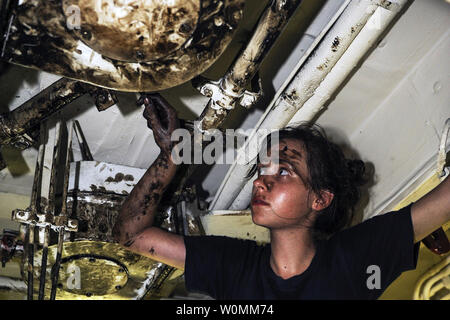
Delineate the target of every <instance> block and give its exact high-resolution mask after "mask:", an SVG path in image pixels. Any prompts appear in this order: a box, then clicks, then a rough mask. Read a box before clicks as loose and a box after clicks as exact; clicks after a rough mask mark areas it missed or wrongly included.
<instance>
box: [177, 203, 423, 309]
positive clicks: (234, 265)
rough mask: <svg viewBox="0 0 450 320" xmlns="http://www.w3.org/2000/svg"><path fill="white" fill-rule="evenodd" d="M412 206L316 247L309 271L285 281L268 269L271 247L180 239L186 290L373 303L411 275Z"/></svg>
mask: <svg viewBox="0 0 450 320" xmlns="http://www.w3.org/2000/svg"><path fill="white" fill-rule="evenodd" d="M410 209H411V205H409V206H407V207H405V208H403V209H401V210H399V211H397V212H390V213H386V214H383V215H379V216H376V217H374V218H372V219H368V220H366V221H364V222H363V223H361V224H358V225H356V226H354V227H351V228H348V229H346V230H344V231H341V232H339V233H337V234H335V235H334V236H333V237H332V238H330V239H329V240H326V241H320V242H318V244H317V246H316V254H315V255H314V258H313V260H312V261H311V264H310V265H309V267H308V268H307V269H306V270H305V271H304V272H303V273H301V274H300V275H296V276H293V277H291V278H289V279H283V278H281V277H279V276H277V275H276V274H275V273H274V272H273V270H272V268H271V267H270V264H269V258H270V253H271V247H270V244H267V245H258V244H257V243H256V242H254V241H250V240H240V239H233V238H228V237H221V236H197V237H195V236H194V237H185V240H184V242H185V245H186V262H185V282H186V288H187V290H188V291H191V292H202V293H206V294H208V295H210V296H211V297H213V298H215V299H231V300H241V299H258V300H261V299H338V300H340V299H376V298H378V297H379V296H380V295H381V294H382V293H383V291H384V290H385V289H386V288H387V287H388V286H389V284H390V283H391V282H392V281H394V280H395V279H396V278H397V277H398V276H399V275H400V274H401V273H402V272H404V271H407V270H411V269H415V268H416V263H417V256H418V250H419V243H417V244H416V245H414V231H413V226H412V220H411V210H410Z"/></svg>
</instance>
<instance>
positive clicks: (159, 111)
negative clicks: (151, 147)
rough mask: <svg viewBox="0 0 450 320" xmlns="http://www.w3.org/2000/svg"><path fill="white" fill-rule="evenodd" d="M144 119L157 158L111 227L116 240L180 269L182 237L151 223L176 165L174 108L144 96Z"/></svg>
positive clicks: (149, 96) (176, 122)
mask: <svg viewBox="0 0 450 320" xmlns="http://www.w3.org/2000/svg"><path fill="white" fill-rule="evenodd" d="M143 102H144V104H145V110H144V118H146V119H147V124H148V126H149V128H151V129H152V130H153V135H154V138H155V141H156V143H157V144H158V146H159V147H160V149H161V152H160V154H159V156H158V158H157V159H156V160H155V161H154V162H153V164H152V165H151V166H150V168H149V169H148V170H147V171H146V172H145V174H144V175H143V176H142V178H141V180H139V182H138V183H137V184H136V186H135V187H134V188H133V190H132V191H131V193H130V195H129V196H128V198H127V199H126V200H125V202H124V203H123V205H122V208H121V210H120V213H119V216H118V218H117V220H116V223H115V225H114V228H113V235H114V238H115V240H116V241H118V242H119V243H120V244H121V245H123V246H124V247H126V248H127V249H129V250H131V251H133V252H136V253H139V254H141V255H144V256H148V257H150V258H153V259H155V260H158V261H161V262H164V263H166V264H168V265H171V266H174V267H176V268H180V269H184V261H185V256H186V249H185V246H184V240H183V237H182V236H180V235H177V234H174V233H170V232H167V231H165V230H162V229H160V228H157V227H154V226H153V220H154V216H155V211H156V209H157V207H158V204H159V202H160V199H161V196H162V194H163V193H164V191H165V189H166V188H167V186H168V185H169V184H170V182H171V180H172V178H173V177H174V176H175V173H176V171H177V166H176V165H175V164H174V163H173V162H172V160H171V156H170V154H171V151H172V142H171V140H170V137H171V134H172V132H173V131H174V130H175V129H176V128H178V118H177V115H176V111H175V110H174V109H173V108H172V107H171V106H170V105H169V103H168V102H167V101H166V100H165V99H164V98H163V97H161V96H160V95H147V96H146V97H145V98H144V100H143Z"/></svg>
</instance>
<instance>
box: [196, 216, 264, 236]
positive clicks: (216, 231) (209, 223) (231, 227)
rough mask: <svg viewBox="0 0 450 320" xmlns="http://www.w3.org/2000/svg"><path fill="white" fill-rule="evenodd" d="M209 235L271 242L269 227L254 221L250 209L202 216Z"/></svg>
mask: <svg viewBox="0 0 450 320" xmlns="http://www.w3.org/2000/svg"><path fill="white" fill-rule="evenodd" d="M201 222H202V225H203V228H204V230H205V233H206V234H207V235H217V236H227V237H232V238H238V239H248V240H254V241H257V242H260V243H269V242H270V232H269V229H267V228H264V227H261V226H258V225H256V224H254V223H253V221H252V215H251V212H250V211H241V212H240V213H236V214H223V215H221V214H210V215H205V216H203V217H202V218H201Z"/></svg>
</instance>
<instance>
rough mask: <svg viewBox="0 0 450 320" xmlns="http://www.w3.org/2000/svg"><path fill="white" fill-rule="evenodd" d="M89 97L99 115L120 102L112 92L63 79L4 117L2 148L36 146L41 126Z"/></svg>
mask: <svg viewBox="0 0 450 320" xmlns="http://www.w3.org/2000/svg"><path fill="white" fill-rule="evenodd" d="M86 93H89V94H90V95H92V96H93V97H94V98H95V105H96V106H97V108H98V110H99V111H102V110H105V109H107V108H109V107H111V106H112V105H114V104H115V103H116V102H117V97H116V96H115V94H114V93H112V92H110V91H109V90H106V89H103V88H98V87H95V86H92V85H90V84H87V83H83V82H79V81H75V80H72V79H68V78H61V79H59V80H57V81H56V82H54V83H53V84H51V85H50V86H48V87H47V88H45V89H44V90H42V91H41V92H39V93H38V94H36V95H35V96H34V97H32V98H31V99H30V100H28V101H26V102H25V103H23V104H22V105H21V106H19V107H17V108H16V109H14V110H13V111H11V112H7V113H3V114H0V145H5V144H8V145H13V146H15V147H17V148H19V149H26V148H29V147H31V146H32V145H33V144H34V142H35V141H34V139H35V138H36V137H35V136H36V135H37V131H38V130H39V124H40V123H41V122H42V121H45V120H46V119H48V118H49V117H50V116H51V115H52V114H54V113H55V112H57V111H60V110H61V109H62V108H64V107H65V106H67V105H68V104H70V103H71V102H73V101H75V100H76V99H78V98H80V97H81V96H83V95H85V94H86Z"/></svg>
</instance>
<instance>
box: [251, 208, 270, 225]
mask: <svg viewBox="0 0 450 320" xmlns="http://www.w3.org/2000/svg"><path fill="white" fill-rule="evenodd" d="M250 208H251V207H250ZM251 212H252V221H253V223H254V224H256V225H258V226H261V227H266V228H269V227H270V226H269V224H270V223H268V221H267V219H265V214H264V212H260V211H259V210H258V209H256V210H254V209H253V208H251Z"/></svg>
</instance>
